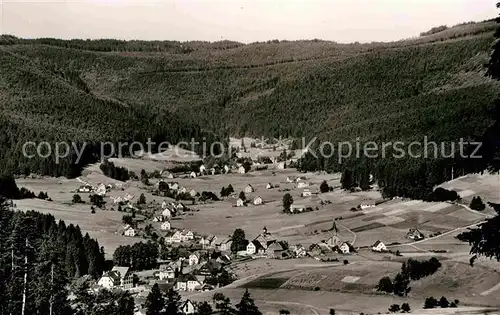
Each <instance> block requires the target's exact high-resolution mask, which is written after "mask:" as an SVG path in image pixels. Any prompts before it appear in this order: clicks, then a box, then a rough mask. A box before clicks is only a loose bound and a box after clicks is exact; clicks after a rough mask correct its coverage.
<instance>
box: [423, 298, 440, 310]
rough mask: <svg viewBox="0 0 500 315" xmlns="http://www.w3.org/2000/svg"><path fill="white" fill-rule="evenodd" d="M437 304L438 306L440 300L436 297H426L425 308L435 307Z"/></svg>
mask: <svg viewBox="0 0 500 315" xmlns="http://www.w3.org/2000/svg"><path fill="white" fill-rule="evenodd" d="M436 306H438V300H436V299H435V298H434V297H432V296H431V297H428V298H426V299H425V302H424V308H435V307H436Z"/></svg>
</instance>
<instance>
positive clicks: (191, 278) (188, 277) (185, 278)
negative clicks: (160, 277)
mask: <svg viewBox="0 0 500 315" xmlns="http://www.w3.org/2000/svg"><path fill="white" fill-rule="evenodd" d="M188 281H198V279H196V277H195V276H193V275H192V274H185V275H180V276H179V277H178V278H177V281H176V282H188Z"/></svg>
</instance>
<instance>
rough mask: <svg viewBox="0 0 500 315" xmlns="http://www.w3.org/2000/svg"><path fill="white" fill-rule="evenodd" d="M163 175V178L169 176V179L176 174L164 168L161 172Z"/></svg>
mask: <svg viewBox="0 0 500 315" xmlns="http://www.w3.org/2000/svg"><path fill="white" fill-rule="evenodd" d="M161 177H163V178H168V179H172V178H174V174H172V173H170V172H169V171H167V170H163V171H162V172H161Z"/></svg>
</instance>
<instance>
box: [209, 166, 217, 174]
mask: <svg viewBox="0 0 500 315" xmlns="http://www.w3.org/2000/svg"><path fill="white" fill-rule="evenodd" d="M215 171H216V170H215V167H212V168H211V169H210V174H212V175H215Z"/></svg>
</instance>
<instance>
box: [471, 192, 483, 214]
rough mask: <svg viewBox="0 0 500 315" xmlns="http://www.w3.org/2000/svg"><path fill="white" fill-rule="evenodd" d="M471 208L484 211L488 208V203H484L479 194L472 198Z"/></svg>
mask: <svg viewBox="0 0 500 315" xmlns="http://www.w3.org/2000/svg"><path fill="white" fill-rule="evenodd" d="M470 208H471V209H472V210H476V211H483V210H484V209H486V205H485V204H484V202H483V200H481V197H479V196H477V197H474V198H472V201H471V203H470Z"/></svg>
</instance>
